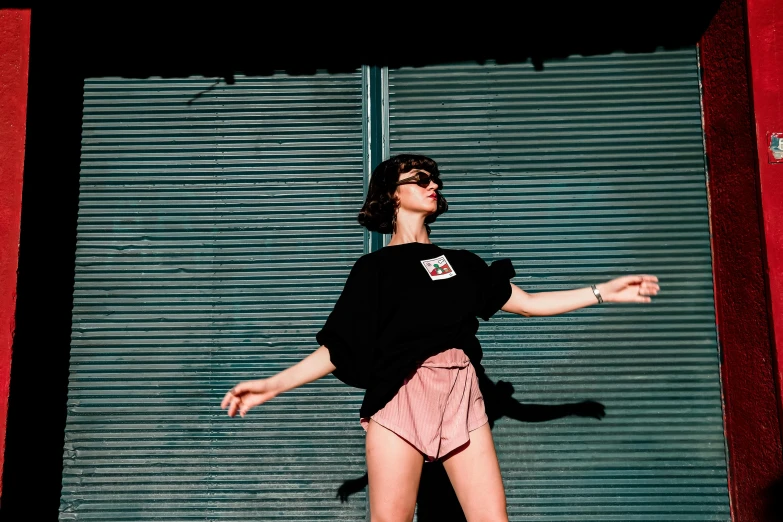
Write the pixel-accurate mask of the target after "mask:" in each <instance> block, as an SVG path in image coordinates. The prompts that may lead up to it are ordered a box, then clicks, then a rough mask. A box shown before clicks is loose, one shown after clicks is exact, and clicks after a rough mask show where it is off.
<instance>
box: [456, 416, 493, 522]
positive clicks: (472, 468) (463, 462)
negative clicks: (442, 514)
mask: <svg viewBox="0 0 783 522" xmlns="http://www.w3.org/2000/svg"><path fill="white" fill-rule="evenodd" d="M443 467H444V468H446V473H448V475H449V480H450V481H451V485H452V486H453V487H454V492H455V493H456V494H457V498H458V499H459V503H460V505H461V506H462V511H463V512H464V513H465V518H467V519H468V522H484V521H490V520H491V521H492V522H503V521H507V520H508V514H507V513H506V493H505V491H504V490H503V480H502V479H501V477H500V466H499V465H498V457H497V454H496V453H495V444H494V442H493V441H492V432H491V431H490V429H489V424H484V425H483V426H482V427H480V428H478V429H476V430H473V431H471V432H470V443H469V444H467V445H465V446H463V447H462V448H460V449H458V450H456V451H455V452H453V453H451V454H450V455H448V456H447V457H446V458H445V459H443Z"/></svg>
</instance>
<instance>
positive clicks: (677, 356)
mask: <svg viewBox="0 0 783 522" xmlns="http://www.w3.org/2000/svg"><path fill="white" fill-rule="evenodd" d="M389 104H390V113H389V118H390V124H389V126H390V151H391V153H392V154H397V153H401V152H419V153H424V154H428V155H431V156H432V157H433V158H435V159H436V160H437V161H439V163H440V164H441V165H442V173H443V178H444V181H445V189H444V194H445V195H446V197H447V198H448V200H449V202H450V204H451V208H452V209H451V210H450V211H449V212H448V213H447V214H445V215H444V216H443V217H442V218H440V219H439V220H438V222H437V223H435V224H434V225H433V231H434V233H433V236H432V239H433V241H434V242H436V243H438V244H440V245H441V246H448V247H458V248H459V247H462V248H468V249H470V250H473V251H475V252H476V253H478V254H479V255H481V256H482V257H483V258H484V259H485V260H487V261H490V260H492V259H495V258H502V257H510V258H512V259H513V261H514V264H515V266H516V269H517V272H518V275H517V277H516V279H515V280H514V282H515V283H516V284H518V285H519V286H521V287H522V288H523V289H525V290H527V291H530V292H539V291H546V290H561V289H569V288H575V287H584V286H587V285H588V284H589V283H593V282H600V281H603V280H606V279H609V278H611V277H616V276H620V275H623V274H629V273H652V274H656V275H657V276H658V277H659V278H660V283H661V287H662V293H661V295H660V297H658V298H657V299H655V302H654V303H653V304H650V305H616V304H614V305H604V306H597V307H590V308H587V309H583V310H579V311H576V312H572V313H569V314H566V315H561V316H555V317H544V318H523V317H519V316H513V315H510V314H504V313H502V312H501V313H500V314H499V315H498V316H496V317H495V318H494V319H493V320H492V321H491V322H490V323H487V324H485V325H483V326H482V330H481V340H482V343H483V346H484V348H485V362H486V368H487V372H488V375H489V376H490V377H491V378H492V380H493V381H497V380H500V379H502V380H505V381H508V382H511V383H512V384H513V385H514V387H515V390H516V393H515V395H514V397H515V398H516V399H517V400H519V401H520V402H523V403H537V404H559V403H566V402H575V401H581V400H584V399H593V400H596V401H599V402H601V403H603V404H604V405H605V406H606V412H607V416H606V418H604V419H603V420H601V421H598V420H595V419H584V418H575V417H569V418H563V419H559V420H555V421H551V422H544V423H524V422H519V421H515V420H510V419H509V418H503V419H501V420H500V421H498V422H497V424H496V425H495V428H494V431H493V433H494V437H495V440H496V445H497V447H498V450H499V458H500V465H501V468H502V471H503V476H504V480H505V485H506V491H507V495H508V505H509V514H510V516H511V519H512V520H526V521H530V520H542V521H543V520H546V521H551V522H554V521H573V520H580V521H588V520H592V521H602V522H605V521H630V520H633V521H663V520H665V521H672V520H678V521H684V520H688V521H695V520H728V519H729V506H728V493H727V485H726V484H727V478H726V461H725V447H724V438H723V424H722V415H721V402H720V381H719V371H718V370H719V368H718V350H717V340H716V330H715V316H714V312H713V310H714V308H713V289H712V275H711V259H710V237H709V228H708V215H707V199H706V189H705V169H704V156H703V155H704V151H703V146H702V128H701V119H700V108H699V85H698V70H697V57H696V52H695V50H694V49H686V50H682V51H660V52H655V53H650V54H634V55H625V54H613V55H608V56H598V57H589V58H586V57H572V58H569V59H566V60H562V61H557V62H555V61H553V62H547V63H546V64H545V69H544V70H543V71H541V72H537V71H534V70H533V67H532V66H529V65H495V64H486V65H483V66H481V65H475V64H472V65H454V66H437V67H435V66H432V67H423V68H403V69H398V70H391V71H390V72H389Z"/></svg>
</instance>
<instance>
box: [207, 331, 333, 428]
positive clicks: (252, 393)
mask: <svg viewBox="0 0 783 522" xmlns="http://www.w3.org/2000/svg"><path fill="white" fill-rule="evenodd" d="M334 370H335V366H334V364H332V361H331V359H330V358H329V349H328V348H326V346H321V347H320V348H318V349H317V350H316V351H314V352H313V353H311V354H310V355H308V356H307V357H305V358H304V359H302V360H301V361H299V362H298V363H296V364H295V365H293V366H291V367H290V368H288V369H287V370H283V371H282V372H280V373H278V374H277V375H273V376H272V377H269V378H268V379H257V380H254V381H245V382H241V383H239V384H237V385H236V386H234V387H233V388H232V389H231V390H229V391H228V393H226V396H225V397H223V401H222V402H221V403H220V407H221V408H222V409H224V410H225V409H226V408H228V416H229V417H233V416H234V415H236V413H237V411H239V415H240V416H241V417H244V416H245V414H246V413H247V412H248V411H249V410H250V409H251V408H254V407H256V406H258V405H260V404H263V403H265V402H266V401H268V400H269V399H272V398H274V397H276V396H278V395H280V394H281V393H283V392H286V391H288V390H293V389H294V388H298V387H299V386H302V385H303V384H307V383H308V382H312V381H315V380H317V379H320V378H321V377H323V376H324V375H327V374H329V373H332V372H333V371H334Z"/></svg>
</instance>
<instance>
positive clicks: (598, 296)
mask: <svg viewBox="0 0 783 522" xmlns="http://www.w3.org/2000/svg"><path fill="white" fill-rule="evenodd" d="M590 288H592V289H593V295H594V296H595V298H596V299H598V304H601V303H603V302H604V298H603V297H601V292H599V291H598V288H596V286H595V285H590Z"/></svg>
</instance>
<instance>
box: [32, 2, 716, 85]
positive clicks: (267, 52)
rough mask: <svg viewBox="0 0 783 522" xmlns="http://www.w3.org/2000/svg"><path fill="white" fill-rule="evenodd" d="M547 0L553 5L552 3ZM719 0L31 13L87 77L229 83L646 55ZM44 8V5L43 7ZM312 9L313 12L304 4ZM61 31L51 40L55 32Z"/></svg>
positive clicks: (701, 26) (701, 19)
mask: <svg viewBox="0 0 783 522" xmlns="http://www.w3.org/2000/svg"><path fill="white" fill-rule="evenodd" d="M548 4H551V5H548ZM719 4H720V0H704V1H701V2H699V3H698V5H697V6H693V5H691V4H690V3H688V2H674V1H660V2H654V3H646V4H644V3H629V2H581V3H576V2H574V3H570V4H568V3H567V4H559V3H545V2H537V3H533V2H528V3H526V4H524V6H522V7H520V6H517V7H516V8H513V7H510V6H506V5H503V6H501V5H497V6H493V5H483V6H482V7H481V8H480V9H479V8H477V7H473V8H471V9H459V8H452V9H444V8H439V9H426V8H417V10H416V12H415V13H404V14H403V13H400V14H391V13H385V14H383V15H380V14H378V15H374V14H367V13H365V12H362V13H358V12H356V10H348V9H345V10H339V9H331V8H330V9H328V10H325V11H324V12H320V13H317V12H308V13H306V14H305V13H302V9H299V8H298V7H286V6H285V5H284V4H280V3H278V4H275V6H274V8H269V7H267V8H264V9H262V8H258V7H254V8H250V7H241V8H240V7H233V8H232V9H210V10H199V9H193V8H187V9H182V8H180V9H166V8H162V7H161V8H158V7H156V9H155V11H154V13H151V12H149V10H147V9H141V8H139V7H138V6H137V5H136V4H131V3H114V4H111V7H104V8H97V9H96V8H95V7H93V6H90V7H84V6H79V5H78V4H77V5H76V6H74V5H73V4H68V5H67V7H47V8H37V9H34V11H33V14H34V15H35V13H36V12H37V11H41V13H42V14H45V15H47V16H51V17H53V18H56V19H57V20H58V21H59V23H60V28H59V30H57V31H56V32H57V33H59V37H60V41H61V43H62V44H65V45H66V46H67V47H69V48H70V49H71V53H72V56H71V58H70V59H68V60H66V61H65V62H64V63H62V64H60V68H61V69H68V70H69V71H73V70H76V71H78V73H79V74H80V75H81V76H83V77H84V76H134V77H146V76H153V75H161V76H191V75H203V76H211V77H222V78H230V77H231V75H232V74H235V73H241V74H246V75H251V76H253V75H268V74H271V73H272V72H273V71H280V70H284V71H287V72H289V73H292V74H312V73H314V72H315V71H316V70H318V69H323V70H329V71H332V72H344V71H354V70H356V69H357V68H359V67H360V66H361V65H363V64H368V65H388V66H392V67H397V66H421V65H429V64H434V63H446V62H462V61H477V62H484V61H486V60H496V61H498V62H501V63H502V62H524V61H528V60H530V61H532V63H533V64H534V65H535V66H536V67H537V68H539V69H540V68H543V67H545V66H546V62H547V60H550V59H552V58H560V57H566V56H569V55H573V54H578V55H595V54H606V53H611V52H615V51H625V52H650V51H653V50H654V49H656V48H658V47H663V48H678V47H682V46H685V45H693V44H694V43H696V42H697V41H698V40H699V38H700V37H701V35H702V34H703V33H704V31H705V30H706V28H707V26H708V24H709V22H710V20H711V19H712V17H713V15H714V14H715V12H716V11H717V9H718V6H719ZM44 11H45V12H44ZM308 11H309V9H308ZM53 36H54V35H53Z"/></svg>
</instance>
